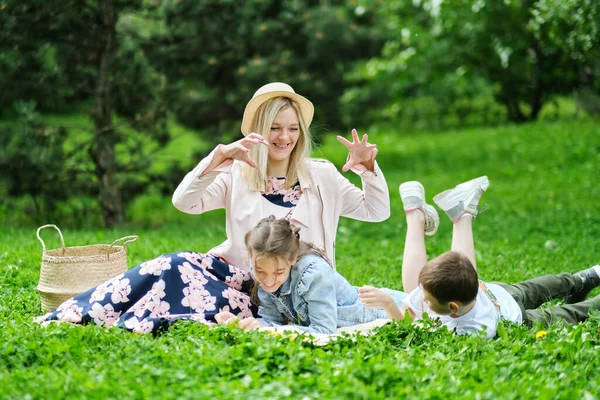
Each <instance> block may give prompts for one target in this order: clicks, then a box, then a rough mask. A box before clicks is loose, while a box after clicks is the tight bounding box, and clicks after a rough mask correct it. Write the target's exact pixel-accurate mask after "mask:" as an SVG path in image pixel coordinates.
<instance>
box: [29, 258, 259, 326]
mask: <svg viewBox="0 0 600 400" xmlns="http://www.w3.org/2000/svg"><path fill="white" fill-rule="evenodd" d="M252 284H253V281H252V278H251V276H250V274H249V273H248V272H246V271H243V270H241V269H239V268H236V267H234V266H232V265H229V264H227V263H226V262H225V261H224V260H223V259H222V258H220V257H217V256H214V255H210V254H200V253H195V252H190V251H184V252H179V253H172V254H164V255H162V256H160V257H158V258H155V259H154V260H150V261H147V262H144V263H142V264H140V265H138V266H137V267H135V268H133V269H130V270H129V271H127V272H125V273H124V274H121V275H119V276H116V277H114V278H112V279H111V280H109V281H107V282H105V283H103V284H101V285H99V286H96V287H94V288H91V289H89V290H88V291H86V292H84V293H81V294H79V295H77V296H75V297H73V298H72V299H69V300H67V301H65V302H64V303H63V304H61V305H60V306H58V307H57V308H56V309H54V310H52V311H51V312H49V313H48V314H46V315H44V316H43V317H41V318H39V319H38V320H39V321H62V322H71V323H78V324H87V323H95V324H97V325H100V326H104V327H111V326H118V327H120V328H124V329H127V330H130V331H133V332H138V333H150V332H156V331H158V330H161V329H165V328H167V327H168V326H169V325H170V324H171V323H173V322H174V321H176V320H178V319H192V320H197V321H200V322H208V323H211V322H214V316H215V315H216V314H217V313H219V312H221V311H229V312H232V313H233V314H236V315H239V316H241V317H251V316H256V312H257V310H258V308H257V307H256V306H255V305H253V304H252V303H251V302H250V289H251V287H252Z"/></svg>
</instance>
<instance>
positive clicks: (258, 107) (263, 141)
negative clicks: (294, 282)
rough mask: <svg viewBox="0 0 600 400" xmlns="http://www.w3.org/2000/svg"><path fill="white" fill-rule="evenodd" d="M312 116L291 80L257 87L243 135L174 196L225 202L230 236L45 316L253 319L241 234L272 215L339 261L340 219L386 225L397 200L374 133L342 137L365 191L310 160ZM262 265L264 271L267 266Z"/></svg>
mask: <svg viewBox="0 0 600 400" xmlns="http://www.w3.org/2000/svg"><path fill="white" fill-rule="evenodd" d="M313 114H314V108H313V105H312V103H311V102H310V101H309V100H308V99H306V98H305V97H303V96H300V95H298V94H297V93H295V92H294V89H292V87H291V86H289V85H287V84H285V83H280V82H274V83H269V84H267V85H265V86H263V87H261V88H260V89H259V90H257V92H256V93H255V94H254V96H253V97H252V99H251V100H250V101H249V102H248V104H247V105H246V109H245V111H244V116H243V120H242V127H241V131H242V134H243V135H244V137H243V138H242V139H240V140H238V141H236V142H233V143H230V144H227V145H223V144H220V145H218V146H217V147H216V148H215V149H214V150H213V151H212V152H211V153H210V154H209V155H208V156H207V157H206V158H205V159H203V160H202V161H200V163H199V164H198V165H197V166H196V167H195V168H194V169H193V170H192V171H191V172H189V173H188V174H187V175H186V176H185V178H184V179H183V181H182V182H181V184H180V185H179V186H178V187H177V189H176V190H175V193H174V194H173V204H174V205H175V207H177V208H178V209H179V210H181V211H183V212H185V213H188V214H201V213H204V212H206V211H210V210H215V209H219V208H224V209H225V210H226V230H227V240H226V241H225V242H223V243H222V244H221V245H219V246H217V247H215V248H213V249H211V250H209V251H208V252H207V253H197V252H194V251H182V252H177V253H171V254H165V255H162V256H160V257H158V258H156V259H154V260H150V261H147V262H145V263H142V264H141V265H139V266H137V267H135V268H133V269H131V270H129V271H127V272H126V273H125V274H122V275H119V276H117V277H116V278H114V279H112V280H110V281H108V282H106V283H104V284H102V285H100V286H98V287H96V288H92V289H90V290H89V291H87V292H85V293H83V294H81V295H79V296H76V297H74V298H73V299H71V300H68V301H67V302H65V303H63V304H62V305H61V306H59V307H58V308H57V309H55V310H53V311H52V312H50V313H49V314H47V315H45V316H44V317H43V319H44V320H61V321H69V322H76V323H88V322H91V321H94V322H95V323H97V324H99V325H103V326H119V327H122V328H126V329H129V330H133V331H136V332H144V333H145V332H152V331H156V330H157V329H159V328H164V327H166V326H168V325H169V324H170V323H172V322H173V321H175V320H177V319H198V320H201V321H209V322H211V321H214V317H215V315H216V314H217V313H219V312H223V311H229V312H231V313H234V314H236V315H239V316H242V317H250V316H253V315H256V311H257V307H256V305H255V304H252V303H251V301H250V296H249V292H250V288H251V286H252V278H251V277H250V274H249V273H248V271H249V269H250V263H249V256H248V251H247V249H246V246H245V244H244V236H245V235H246V233H247V232H248V231H250V230H251V229H252V228H253V227H254V226H255V225H256V224H257V223H258V222H259V221H260V220H261V219H262V218H263V217H266V216H269V215H274V216H275V217H276V218H285V219H286V220H288V221H290V222H291V223H292V224H293V225H294V226H297V227H301V228H302V231H301V232H302V240H304V241H306V242H310V243H313V244H315V246H317V247H318V248H321V249H323V253H324V255H325V256H326V257H327V258H328V259H329V260H331V265H332V266H333V267H335V237H336V231H337V226H338V221H339V218H340V217H341V216H345V217H349V218H354V219H358V220H361V221H373V222H377V221H383V220H385V219H387V218H388V217H389V215H390V199H389V193H388V187H387V184H386V181H385V178H384V177H383V174H382V173H381V171H380V170H379V167H378V166H377V163H376V162H375V157H376V155H377V147H376V146H375V145H373V144H369V143H368V142H367V140H368V138H367V135H364V136H363V139H362V141H361V140H359V138H358V133H357V132H356V130H353V131H352V139H353V141H352V142H350V141H348V140H346V139H344V138H342V137H338V140H339V141H340V142H341V143H342V144H343V145H344V146H346V147H347V148H348V150H349V156H348V161H347V162H346V164H345V165H344V167H343V168H342V169H343V170H344V171H347V170H348V169H351V170H352V171H353V172H355V173H357V174H359V175H360V177H361V180H362V185H363V189H362V190H361V189H359V188H357V187H356V186H354V185H353V184H352V183H350V182H349V181H348V179H346V178H344V177H343V176H342V175H341V174H340V173H339V172H338V171H337V169H336V168H335V166H333V165H332V164H331V163H329V162H326V161H318V160H313V159H311V158H309V157H310V150H311V136H310V131H309V126H310V123H311V121H312V118H313ZM202 228H203V229H205V230H208V229H211V227H210V226H205V227H202ZM263 267H264V270H265V273H266V272H267V269H268V267H269V265H267V264H265V265H264V266H263ZM272 267H273V266H270V267H269V268H272ZM275 272H277V271H275ZM267 278H268V277H266V275H265V283H268V282H267ZM117 290H118V293H120V294H121V295H120V296H116V293H117Z"/></svg>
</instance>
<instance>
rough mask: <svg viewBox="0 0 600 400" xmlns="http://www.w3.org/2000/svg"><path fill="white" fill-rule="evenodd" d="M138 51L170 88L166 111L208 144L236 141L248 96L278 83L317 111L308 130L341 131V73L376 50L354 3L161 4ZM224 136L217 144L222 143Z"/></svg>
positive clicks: (378, 40)
mask: <svg viewBox="0 0 600 400" xmlns="http://www.w3.org/2000/svg"><path fill="white" fill-rule="evenodd" d="M158 7H159V8H160V12H159V13H158V14H159V15H161V21H160V24H161V26H163V27H164V29H157V30H155V32H154V34H153V35H151V36H150V37H148V38H147V40H146V42H145V43H146V49H147V50H148V52H151V53H152V54H153V56H152V57H151V59H152V62H153V63H154V65H155V67H156V69H157V70H159V71H160V72H161V73H163V74H165V76H167V77H168V80H169V82H170V85H171V86H170V90H169V92H168V98H169V104H171V105H172V109H173V110H174V111H175V113H176V115H177V116H178V119H179V120H180V121H182V122H184V123H185V124H186V125H188V126H190V127H193V128H197V129H206V130H207V131H208V132H210V134H209V136H208V137H209V138H210V139H212V140H215V141H219V140H230V139H232V137H233V136H239V135H240V128H239V124H240V119H241V115H242V112H243V109H244V106H245V105H246V102H247V101H248V100H249V99H250V98H251V96H252V94H253V93H254V91H255V90H256V89H258V88H259V87H260V86H262V85H264V84H265V83H267V82H270V81H283V82H286V83H289V84H291V85H292V86H293V87H294V88H296V89H297V90H298V91H300V92H301V93H302V94H303V95H305V96H307V97H308V98H309V99H310V100H312V101H313V102H314V103H315V105H316V106H317V110H318V112H317V115H316V119H317V121H316V124H315V126H319V125H320V124H321V123H327V124H330V126H335V127H340V126H341V118H340V115H341V110H340V108H339V107H340V106H339V102H338V99H339V97H340V95H341V94H342V93H343V89H344V86H345V82H344V79H343V77H344V72H345V71H346V70H347V69H349V68H350V67H351V65H352V64H353V63H354V62H355V61H356V60H359V59H364V58H368V57H371V56H373V55H375V54H377V53H378V52H379V50H380V47H381V44H382V43H383V40H382V37H381V36H379V35H378V34H377V31H376V30H375V29H374V26H375V22H376V21H375V19H374V15H373V14H372V13H362V12H360V11H359V12H357V9H358V8H357V7H358V1H350V2H346V1H341V0H335V1H327V2H323V1H315V0H284V1H275V0H248V1H243V2H239V1H232V0H203V1H195V2H183V1H182V2H164V3H160V4H159V6H158ZM223 135H225V136H223Z"/></svg>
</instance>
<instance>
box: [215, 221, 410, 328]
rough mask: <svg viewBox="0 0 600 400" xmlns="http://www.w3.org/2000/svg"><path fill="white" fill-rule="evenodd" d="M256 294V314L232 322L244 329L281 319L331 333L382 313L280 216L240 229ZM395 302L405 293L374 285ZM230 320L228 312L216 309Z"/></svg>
mask: <svg viewBox="0 0 600 400" xmlns="http://www.w3.org/2000/svg"><path fill="white" fill-rule="evenodd" d="M245 242H246V246H247V248H248V252H249V254H250V259H251V261H252V265H253V268H252V275H253V277H254V279H255V281H256V283H257V285H255V289H256V292H257V293H256V294H257V297H258V304H259V308H258V317H257V318H253V317H246V318H243V319H241V320H240V321H239V322H238V325H239V326H240V327H242V328H244V329H257V328H260V327H265V326H266V327H269V326H270V327H275V326H281V325H287V324H294V325H298V329H300V330H302V331H305V332H312V333H328V334H331V333H334V332H335V330H336V329H337V328H339V327H344V326H351V325H358V324H362V323H365V322H370V321H373V320H375V319H377V318H387V316H386V311H385V310H384V309H375V308H366V307H365V305H364V304H363V303H362V302H361V301H360V300H359V295H358V292H359V289H358V288H357V287H355V286H352V285H350V284H349V283H348V281H347V280H346V279H344V277H342V276H341V275H340V274H339V273H337V272H336V271H335V270H334V269H333V267H332V266H331V263H330V262H329V261H328V260H327V256H326V255H325V254H324V253H323V252H322V251H320V250H318V249H317V248H315V246H313V245H312V244H310V243H307V242H304V241H301V240H300V228H298V227H296V226H294V225H292V224H290V222H289V221H288V220H286V219H276V218H275V217H274V216H270V217H268V218H264V219H263V220H261V221H260V222H259V224H258V225H257V226H256V227H255V228H254V229H252V230H251V231H250V232H248V233H247V234H246V239H245ZM380 290H382V291H384V292H386V293H387V294H389V295H390V296H391V298H392V299H393V300H394V301H395V303H397V304H398V305H401V303H402V299H403V298H404V297H405V296H406V295H405V293H403V292H399V291H395V290H389V289H380ZM216 320H217V322H219V323H232V322H234V321H236V320H237V317H236V316H235V315H234V314H233V313H231V312H227V311H226V312H221V313H219V314H217V315H216Z"/></svg>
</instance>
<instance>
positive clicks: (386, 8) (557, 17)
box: [343, 0, 600, 128]
mask: <svg viewBox="0 0 600 400" xmlns="http://www.w3.org/2000/svg"><path fill="white" fill-rule="evenodd" d="M366 4H367V7H369V8H371V9H373V10H377V11H376V12H377V15H378V17H379V19H380V20H381V26H382V30H383V33H382V35H383V36H385V37H386V38H387V41H386V44H385V45H384V48H383V51H382V53H381V55H380V57H377V58H373V59H371V60H369V61H367V62H364V63H362V64H359V66H358V67H357V68H355V69H354V70H353V71H352V72H351V73H350V74H348V75H347V79H348V80H349V81H350V82H353V83H354V85H355V87H353V88H351V89H349V90H347V91H346V92H345V94H344V98H343V103H344V104H345V105H346V106H347V107H348V110H349V111H348V113H347V114H346V118H347V119H348V120H350V121H352V122H353V123H357V122H355V121H360V120H361V119H362V118H363V117H365V116H366V117H367V118H368V119H369V120H370V121H380V120H384V121H390V122H392V123H393V122H396V121H397V120H399V121H400V122H401V123H405V124H406V125H413V126H416V127H419V126H420V125H425V126H426V127H433V128H438V127H443V126H465V125H474V124H490V123H498V122H501V121H502V120H504V119H506V118H508V119H509V120H510V121H514V122H523V121H526V120H534V119H536V118H537V117H538V115H539V112H540V110H541V109H542V106H543V105H544V103H546V102H548V101H551V100H552V99H553V97H555V96H556V95H569V94H571V93H572V92H573V90H574V89H576V88H591V90H592V91H593V92H595V93H596V95H597V93H598V90H599V89H598V85H599V82H600V78H599V76H600V75H599V72H600V71H599V69H598V68H599V67H598V65H599V63H600V53H599V50H598V49H599V48H600V46H598V45H599V44H600V42H599V38H600V35H598V27H599V24H600V5H599V4H600V3H598V2H595V1H593V0H589V1H588V0H573V1H562V0H555V1H554V0H547V1H546V0H540V1H485V0H480V1H476V2H473V1H471V0H456V1H444V2H437V1H428V0H424V1H414V2H378V1H375V0H373V1H369V2H366ZM500 21H501V23H500ZM585 93H586V94H587V93H589V92H585ZM588 97H589V96H588ZM595 103H596V104H597V103H598V102H597V101H596V102H595ZM499 105H502V106H503V107H504V110H502V109H501V108H499ZM377 106H380V107H381V108H379V107H377ZM363 109H367V111H366V114H365V113H363V112H359V111H360V110H363ZM363 123H364V122H363Z"/></svg>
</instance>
